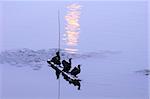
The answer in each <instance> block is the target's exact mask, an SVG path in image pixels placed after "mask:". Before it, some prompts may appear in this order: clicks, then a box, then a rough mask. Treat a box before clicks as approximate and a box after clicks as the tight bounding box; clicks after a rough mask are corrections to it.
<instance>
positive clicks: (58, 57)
mask: <svg viewBox="0 0 150 99" xmlns="http://www.w3.org/2000/svg"><path fill="white" fill-rule="evenodd" d="M51 62H53V63H54V64H56V65H60V64H61V62H60V55H59V51H58V52H56V56H54V57H53V58H52V59H51Z"/></svg>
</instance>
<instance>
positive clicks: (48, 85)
mask: <svg viewBox="0 0 150 99" xmlns="http://www.w3.org/2000/svg"><path fill="white" fill-rule="evenodd" d="M70 4H72V2H5V3H3V12H2V14H3V32H1V34H0V35H2V37H3V39H2V44H1V45H2V48H1V52H0V72H1V73H0V74H1V76H0V77H1V79H0V80H1V83H0V95H1V97H0V98H1V99H57V95H58V80H57V79H56V76H55V72H54V70H53V69H52V68H50V67H49V66H48V64H47V62H46V61H47V59H48V58H52V57H53V55H54V54H55V52H56V51H57V48H58V24H57V23H58V22H57V11H56V9H58V8H61V10H60V11H61V51H60V53H61V57H62V59H68V58H70V57H72V58H73V66H77V65H78V64H81V74H80V75H79V78H81V80H82V81H81V90H80V91H78V90H77V87H75V86H73V85H70V84H69V83H68V82H66V81H65V80H64V79H63V78H62V77H61V78H60V82H61V84H60V86H61V88H60V89H61V90H60V91H61V95H60V96H61V99H148V98H149V91H148V84H149V83H148V80H149V75H146V74H147V73H149V70H148V46H147V45H148V44H147V43H148V39H147V4H146V3H145V2H119V1H115V2H79V4H80V5H82V6H83V8H82V9H81V12H82V14H81V16H80V17H81V19H80V25H81V27H80V35H79V38H78V39H79V42H78V43H77V46H75V47H74V48H76V49H78V51H77V52H75V53H70V52H68V51H66V50H65V48H66V45H65V44H66V43H65V42H64V41H63V40H62V39H63V33H64V31H65V29H64V28H65V27H64V23H65V20H64V16H65V15H66V13H65V12H67V11H66V9H65V7H66V5H70ZM31 9H32V10H31ZM48 12H49V13H48ZM2 14H0V15H2ZM24 15H25V16H24ZM18 27H19V28H18ZM146 70H147V71H146Z"/></svg>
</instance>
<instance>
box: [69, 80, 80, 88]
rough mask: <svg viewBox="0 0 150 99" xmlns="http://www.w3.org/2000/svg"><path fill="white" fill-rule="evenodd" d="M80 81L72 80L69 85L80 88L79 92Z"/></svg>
mask: <svg viewBox="0 0 150 99" xmlns="http://www.w3.org/2000/svg"><path fill="white" fill-rule="evenodd" d="M80 81H81V80H80V79H70V81H69V83H70V84H73V85H74V86H78V90H80V88H81V84H80Z"/></svg>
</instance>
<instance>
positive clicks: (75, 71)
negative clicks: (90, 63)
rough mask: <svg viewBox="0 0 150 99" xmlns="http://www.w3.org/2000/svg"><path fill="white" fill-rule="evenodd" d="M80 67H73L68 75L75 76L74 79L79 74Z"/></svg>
mask: <svg viewBox="0 0 150 99" xmlns="http://www.w3.org/2000/svg"><path fill="white" fill-rule="evenodd" d="M80 66H81V65H78V67H74V68H73V69H72V70H71V72H70V74H71V75H73V76H75V77H77V75H78V74H79V73H80V72H81V69H80Z"/></svg>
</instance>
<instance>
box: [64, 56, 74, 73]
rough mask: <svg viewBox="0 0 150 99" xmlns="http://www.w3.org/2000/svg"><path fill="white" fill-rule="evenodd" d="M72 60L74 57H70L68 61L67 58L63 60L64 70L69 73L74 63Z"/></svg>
mask: <svg viewBox="0 0 150 99" xmlns="http://www.w3.org/2000/svg"><path fill="white" fill-rule="evenodd" d="M71 60H72V58H69V62H67V61H66V60H63V61H62V65H63V71H64V72H66V73H68V72H69V70H70V69H71V63H72V62H71Z"/></svg>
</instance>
